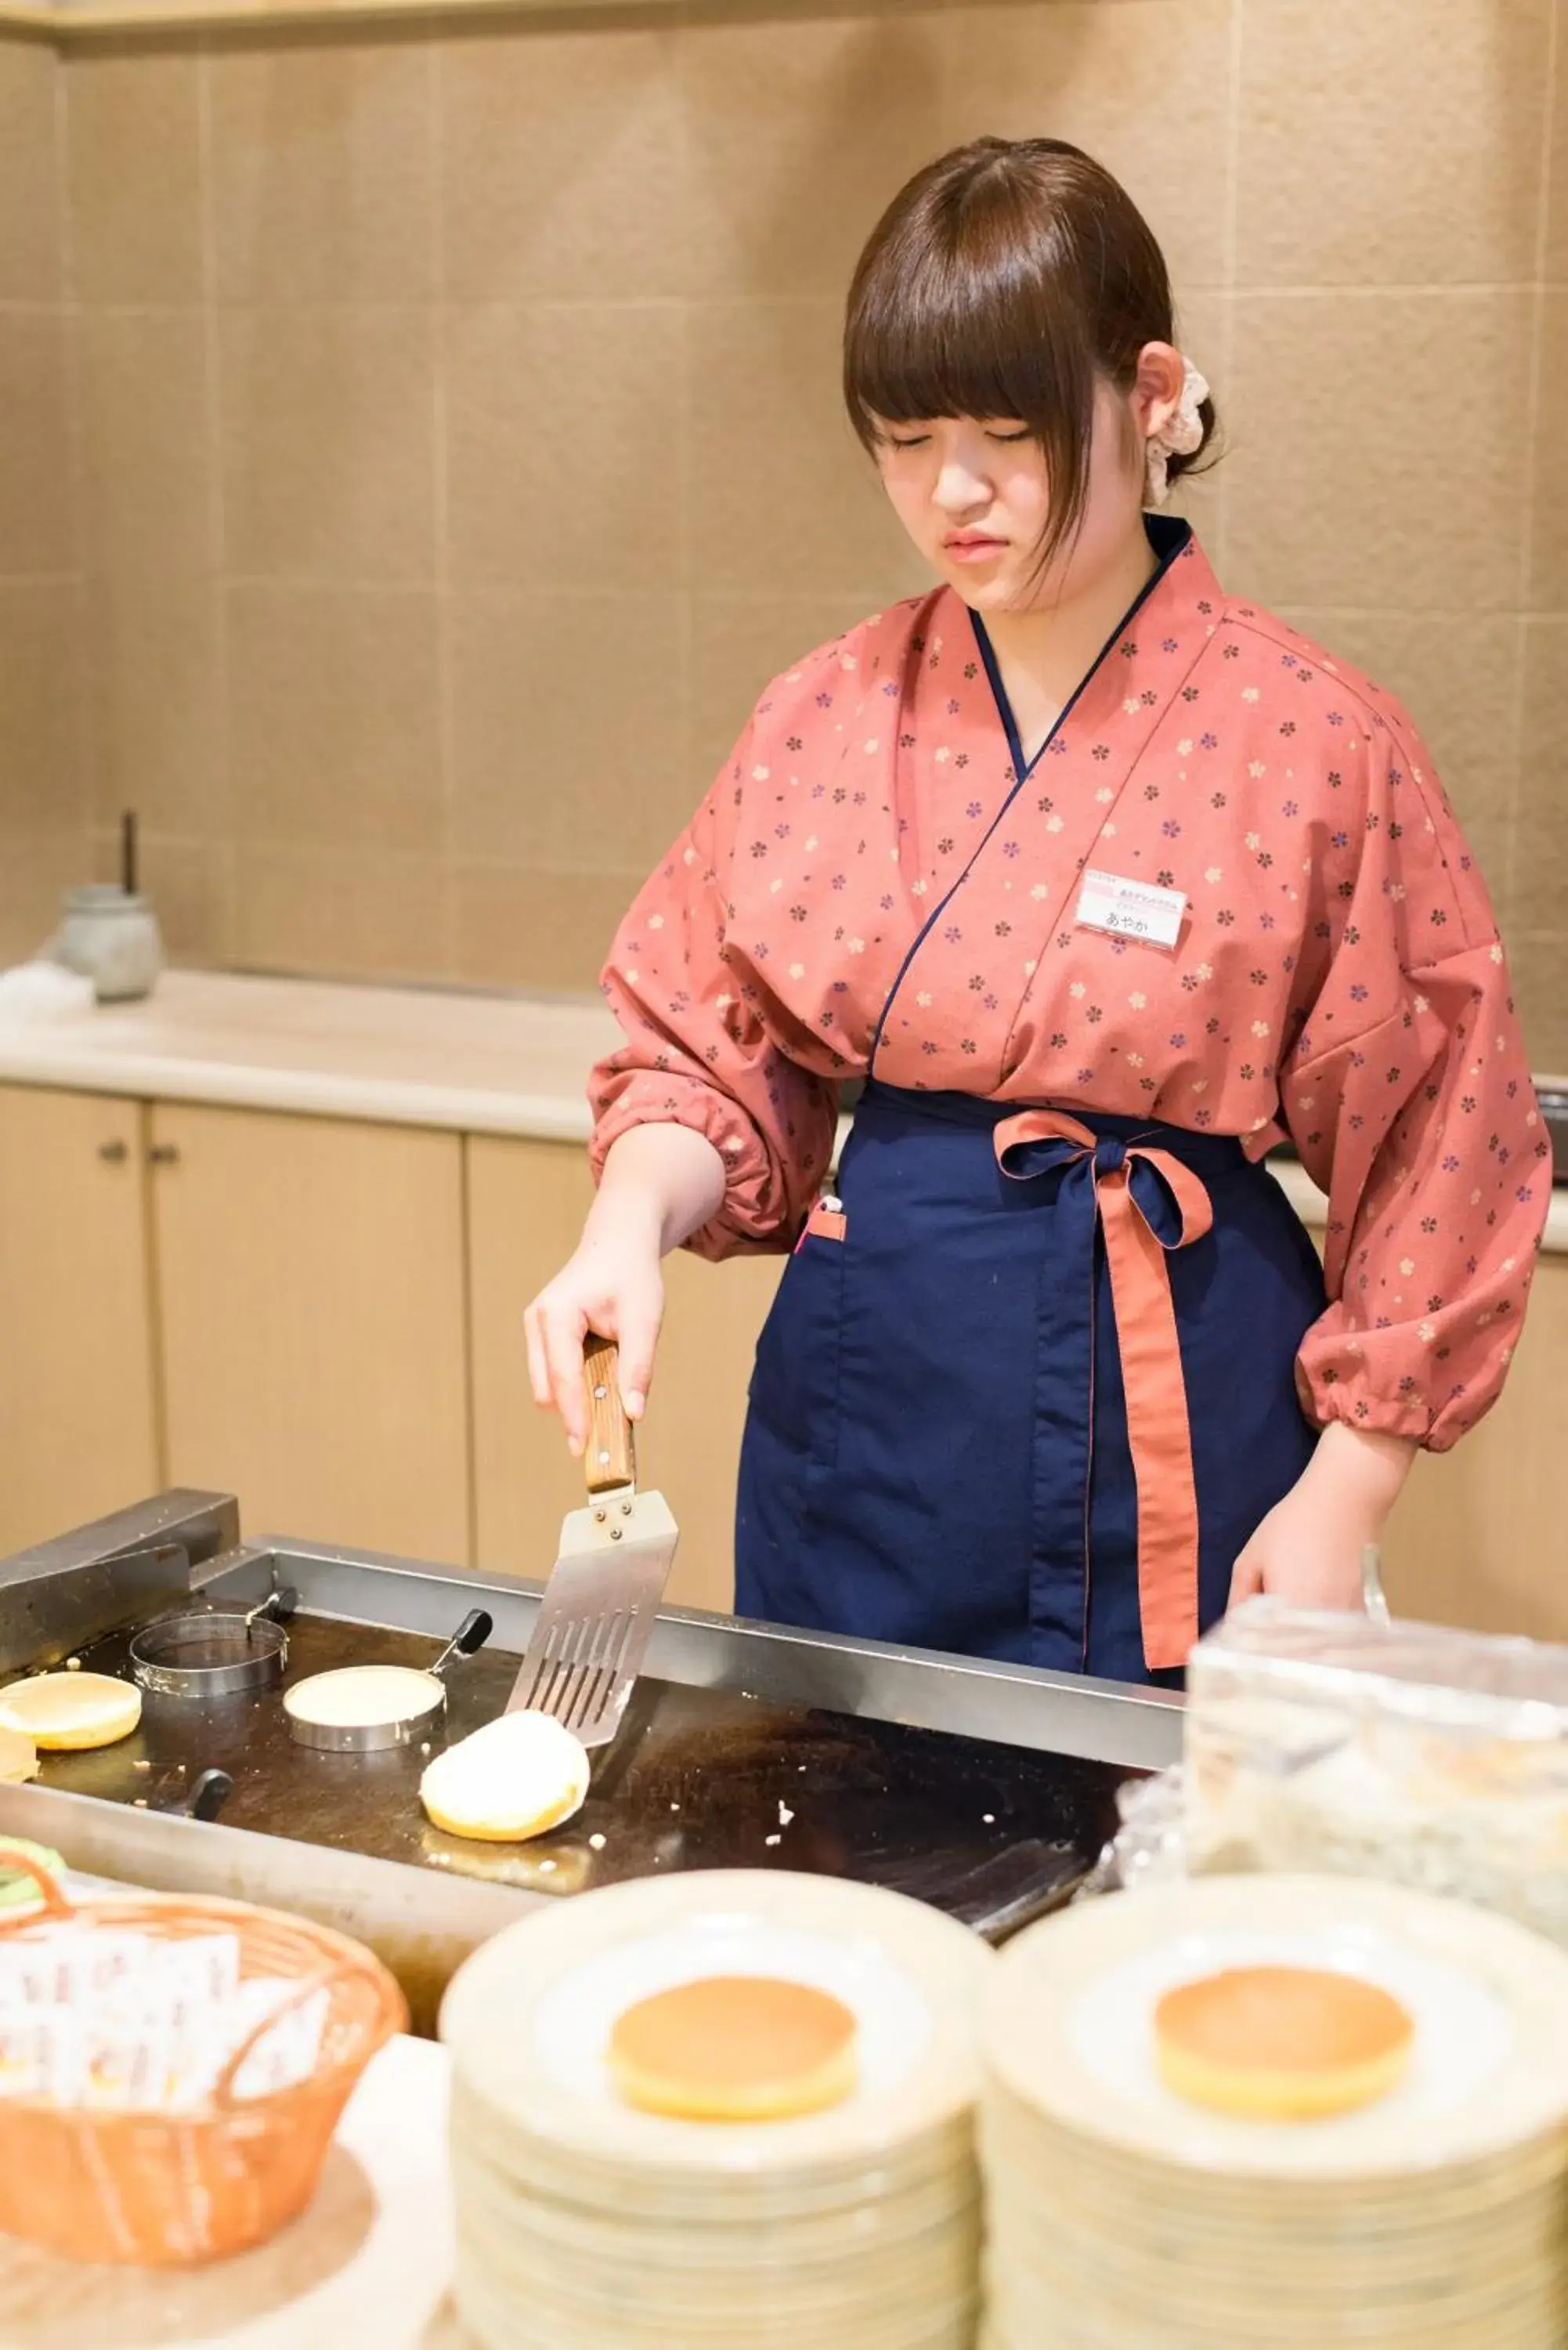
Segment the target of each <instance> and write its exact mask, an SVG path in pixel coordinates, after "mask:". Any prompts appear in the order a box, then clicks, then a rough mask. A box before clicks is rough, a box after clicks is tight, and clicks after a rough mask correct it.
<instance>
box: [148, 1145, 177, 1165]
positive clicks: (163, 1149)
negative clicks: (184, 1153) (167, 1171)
mask: <svg viewBox="0 0 1568 2350" xmlns="http://www.w3.org/2000/svg"><path fill="white" fill-rule="evenodd" d="M179 1160H180V1149H179V1145H178V1144H177V1143H173V1142H155V1143H154V1144H153V1145H152V1148H151V1150H149V1152H148V1154H147V1161H148V1164H149V1166H151V1167H174V1166H177V1165H178V1164H179Z"/></svg>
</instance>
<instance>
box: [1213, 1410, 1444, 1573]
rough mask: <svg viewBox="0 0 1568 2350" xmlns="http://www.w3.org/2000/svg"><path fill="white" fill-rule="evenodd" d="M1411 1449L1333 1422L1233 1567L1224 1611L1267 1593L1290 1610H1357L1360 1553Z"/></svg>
mask: <svg viewBox="0 0 1568 2350" xmlns="http://www.w3.org/2000/svg"><path fill="white" fill-rule="evenodd" d="M1415 1451H1416V1448H1415V1446H1414V1445H1413V1444H1411V1443H1410V1442H1409V1441H1408V1440H1407V1439H1406V1438H1404V1437H1399V1436H1382V1435H1377V1434H1374V1433H1371V1432H1369V1431H1367V1430H1362V1429H1358V1428H1350V1427H1347V1426H1346V1425H1345V1422H1344V1421H1343V1420H1335V1421H1334V1422H1333V1423H1332V1424H1331V1425H1330V1426H1329V1427H1327V1428H1325V1429H1324V1432H1323V1435H1322V1436H1321V1438H1320V1439H1319V1440H1318V1448H1317V1451H1316V1452H1315V1453H1314V1455H1313V1458H1312V1460H1311V1461H1310V1462H1309V1463H1308V1465H1307V1467H1306V1469H1305V1470H1304V1471H1303V1474H1302V1475H1301V1477H1300V1478H1299V1479H1298V1480H1297V1482H1296V1483H1295V1484H1294V1485H1293V1487H1292V1488H1291V1491H1290V1492H1288V1493H1287V1494H1286V1495H1285V1498H1284V1500H1283V1501H1282V1502H1278V1503H1275V1505H1274V1507H1273V1508H1272V1510H1271V1511H1270V1512H1269V1514H1268V1516H1267V1517H1266V1518H1265V1519H1264V1520H1263V1523H1262V1525H1261V1526H1260V1527H1259V1528H1258V1530H1257V1532H1256V1534H1254V1535H1253V1536H1252V1539H1251V1542H1250V1543H1249V1544H1247V1547H1246V1549H1245V1550H1244V1551H1243V1552H1242V1553H1241V1557H1240V1558H1239V1559H1238V1560H1237V1561H1236V1567H1235V1572H1234V1574H1233V1575H1231V1607H1236V1606H1238V1605H1239V1603H1240V1602H1241V1600H1243V1599H1251V1598H1252V1597H1253V1596H1255V1595H1256V1594H1257V1593H1259V1592H1261V1591H1266V1592H1268V1593H1270V1594H1271V1595H1272V1597H1274V1598H1276V1599H1283V1600H1285V1601H1287V1602H1288V1603H1289V1605H1290V1606H1291V1607H1341V1608H1345V1609H1354V1608H1358V1607H1360V1606H1361V1605H1362V1579H1361V1555H1362V1553H1363V1551H1364V1550H1365V1549H1366V1546H1367V1544H1379V1543H1381V1542H1382V1540H1383V1529H1384V1527H1385V1525H1386V1523H1387V1518H1388V1513H1389V1511H1390V1510H1391V1509H1392V1508H1393V1506H1394V1503H1395V1502H1396V1500H1397V1498H1398V1494H1399V1490H1400V1488H1401V1486H1402V1485H1403V1484H1404V1482H1405V1479H1406V1477H1407V1474H1408V1473H1409V1468H1410V1462H1411V1461H1412V1459H1413V1458H1414V1456H1415Z"/></svg>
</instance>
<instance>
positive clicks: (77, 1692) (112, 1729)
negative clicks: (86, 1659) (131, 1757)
mask: <svg viewBox="0 0 1568 2350" xmlns="http://www.w3.org/2000/svg"><path fill="white" fill-rule="evenodd" d="M140 1719H141V1691H140V1690H139V1689H137V1688H135V1687H134V1686H133V1685H132V1683H130V1681H117V1680H115V1679H113V1678H112V1676H111V1675H109V1674H108V1673H38V1674H36V1675H35V1676H34V1678H33V1679H31V1680H25V1681H13V1682H12V1684H11V1686H10V1688H9V1689H6V1690H0V1729H3V1730H16V1731H20V1732H21V1734H22V1736H23V1737H24V1738H30V1739H31V1740H32V1741H33V1742H34V1744H35V1745H36V1746H41V1747H44V1748H54V1749H58V1750H61V1751H66V1750H77V1751H79V1750H81V1749H83V1748H86V1747H89V1746H112V1745H114V1744H115V1742H117V1741H118V1740H119V1739H121V1738H129V1737H130V1733H131V1731H133V1730H134V1729H135V1728H136V1725H137V1723H138V1722H139V1721H140Z"/></svg>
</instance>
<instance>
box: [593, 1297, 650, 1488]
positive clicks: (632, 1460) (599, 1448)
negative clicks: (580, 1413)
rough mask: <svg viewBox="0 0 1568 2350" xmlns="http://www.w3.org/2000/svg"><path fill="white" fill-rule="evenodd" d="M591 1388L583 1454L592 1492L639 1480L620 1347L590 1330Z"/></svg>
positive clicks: (611, 1339) (630, 1483)
mask: <svg viewBox="0 0 1568 2350" xmlns="http://www.w3.org/2000/svg"><path fill="white" fill-rule="evenodd" d="M583 1376H584V1378H586V1379H587V1388H588V1444H587V1451H586V1453H585V1454H584V1456H583V1466H584V1468H585V1470H586V1471H587V1483H588V1492H590V1493H606V1492H611V1491H613V1490H614V1489H615V1488H616V1487H617V1486H620V1485H633V1484H635V1483H636V1482H637V1454H636V1450H635V1447H634V1445H633V1442H632V1433H631V1422H630V1420H629V1419H628V1418H627V1416H626V1409H625V1407H624V1405H623V1404H622V1402H621V1399H620V1349H619V1347H618V1346H617V1345H616V1342H615V1340H614V1339H613V1338H601V1337H599V1336H597V1333H595V1332H594V1331H592V1330H590V1331H589V1332H588V1335H587V1337H586V1338H585V1339H584V1341H583Z"/></svg>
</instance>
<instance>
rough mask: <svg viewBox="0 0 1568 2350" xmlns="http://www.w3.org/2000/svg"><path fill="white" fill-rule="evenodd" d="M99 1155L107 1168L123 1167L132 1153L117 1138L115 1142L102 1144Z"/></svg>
mask: <svg viewBox="0 0 1568 2350" xmlns="http://www.w3.org/2000/svg"><path fill="white" fill-rule="evenodd" d="M98 1155H99V1158H100V1159H102V1160H103V1162H104V1164H105V1166H106V1167H123V1166H124V1164H125V1162H126V1160H127V1159H129V1158H130V1149H129V1148H128V1146H127V1145H126V1144H125V1143H123V1142H121V1141H120V1140H119V1139H118V1138H117V1139H116V1140H114V1141H113V1142H100V1143H99V1147H98Z"/></svg>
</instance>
